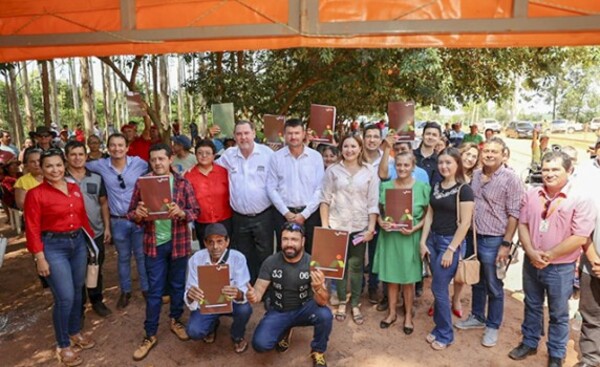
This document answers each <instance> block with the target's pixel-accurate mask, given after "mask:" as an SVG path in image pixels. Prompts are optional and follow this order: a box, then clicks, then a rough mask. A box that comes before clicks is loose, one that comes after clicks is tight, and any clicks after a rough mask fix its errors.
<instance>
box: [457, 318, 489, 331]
mask: <svg viewBox="0 0 600 367" xmlns="http://www.w3.org/2000/svg"><path fill="white" fill-rule="evenodd" d="M454 327H456V328H457V329H461V330H470V329H483V328H485V323H483V322H481V321H479V320H478V319H477V318H476V317H475V316H473V314H470V315H469V317H467V319H466V320H460V321H458V322H457V323H456V324H454Z"/></svg>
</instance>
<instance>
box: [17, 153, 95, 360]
mask: <svg viewBox="0 0 600 367" xmlns="http://www.w3.org/2000/svg"><path fill="white" fill-rule="evenodd" d="M64 162H65V158H64V156H63V154H62V151H61V150H60V149H56V148H51V149H49V150H47V151H44V152H43V153H42V154H41V157H40V165H41V168H42V173H43V176H44V181H43V182H42V183H41V184H40V185H39V186H37V187H35V188H33V189H31V190H29V191H28V192H27V195H26V196H25V220H26V222H27V227H26V231H25V232H26V236H27V249H28V250H29V251H30V252H31V253H32V254H33V255H34V257H35V261H36V264H37V272H38V274H39V275H40V276H42V277H45V278H46V280H47V281H48V284H49V285H50V289H51V290H52V295H53V296H54V310H53V313H52V321H53V324H54V333H55V336H56V341H57V344H58V347H57V350H56V355H57V357H58V359H59V360H60V361H61V362H63V363H64V364H65V365H67V366H77V365H79V364H81V363H82V362H83V360H82V359H81V357H80V356H79V353H78V352H77V351H76V350H75V349H73V348H72V346H78V347H79V348H81V349H89V348H92V347H94V345H95V342H94V341H93V340H92V339H90V338H89V337H85V336H83V335H82V334H81V303H82V293H81V292H82V290H83V286H84V282H85V275H86V265H87V254H88V250H87V245H86V235H85V234H84V233H83V231H86V232H87V233H88V234H89V235H90V236H91V238H94V232H93V231H92V228H91V227H90V224H89V222H88V217H87V214H86V212H85V207H84V204H83V196H82V195H81V191H80V190H79V187H78V186H77V185H76V184H72V183H67V182H66V181H65V180H64V175H65V163H64Z"/></svg>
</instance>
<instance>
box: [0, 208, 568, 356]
mask: <svg viewBox="0 0 600 367" xmlns="http://www.w3.org/2000/svg"><path fill="white" fill-rule="evenodd" d="M0 222H1V223H2V226H1V227H0V232H2V233H4V234H5V235H6V236H10V235H12V233H11V232H9V231H8V228H7V226H6V225H5V224H4V223H5V222H6V220H5V218H0ZM24 242H25V240H24V237H23V236H20V237H14V236H13V237H11V238H10V241H9V246H8V250H7V256H6V258H5V261H4V265H3V267H2V269H0V279H1V281H0V314H2V315H7V316H8V318H9V321H8V325H7V326H6V327H5V328H4V329H3V330H0V366H2V367H3V366H34V365H35V366H56V365H58V362H57V359H56V357H55V356H54V346H55V342H54V333H53V329H52V319H51V318H52V295H51V294H50V292H49V291H48V290H43V289H42V288H41V286H40V282H39V280H38V279H37V276H36V274H35V269H34V265H33V262H32V260H31V257H30V255H29V254H28V253H27V251H26V249H25V248H24ZM104 268H105V271H104V274H105V285H106V288H105V300H106V304H107V305H108V306H109V307H110V308H111V309H112V310H113V314H112V315H110V316H109V317H107V318H106V319H101V318H99V317H98V316H96V314H95V313H94V312H93V311H92V310H91V309H89V308H88V310H87V311H86V318H85V324H84V332H85V333H88V334H90V335H91V336H92V337H93V338H94V339H95V340H96V341H97V345H96V347H95V348H93V349H91V350H87V351H83V352H82V357H83V358H84V364H83V365H84V366H139V367H142V366H143V367H151V366H155V367H159V366H160V367H162V366H192V365H198V364H200V365H203V366H227V367H248V366H282V365H283V366H310V365H311V362H310V359H309V356H308V354H309V352H310V346H309V344H310V340H311V337H312V330H311V329H310V328H297V329H296V330H295V332H294V335H293V339H292V345H291V347H290V349H289V351H287V352H286V353H285V354H278V353H277V352H270V353H266V354H261V355H259V354H257V353H255V352H254V351H253V350H251V349H249V350H248V351H247V352H245V353H244V354H242V355H237V354H235V353H234V352H233V350H232V345H231V341H230V339H229V330H228V329H229V326H230V325H231V319H228V318H226V317H223V318H222V322H221V327H220V329H219V333H218V338H217V341H216V343H215V344H211V345H206V344H204V343H203V342H201V341H200V342H195V341H187V342H181V341H179V340H178V339H177V338H176V337H175V335H174V334H172V333H171V332H170V330H169V328H168V307H163V313H162V315H161V324H160V328H159V331H158V335H157V336H158V340H159V342H158V344H157V345H156V346H155V348H154V349H153V350H152V351H151V352H150V354H149V356H148V357H147V358H146V359H144V360H143V361H141V362H134V361H133V359H132V357H131V356H132V353H133V351H134V349H135V348H136V347H137V345H138V343H139V342H140V341H141V338H142V336H143V322H144V311H145V307H144V302H143V298H142V296H141V293H140V292H139V290H138V291H136V292H134V296H133V298H132V302H131V304H130V305H129V307H127V308H126V309H125V310H124V311H117V310H116V308H115V304H116V301H117V299H118V296H119V290H118V287H117V273H116V252H115V250H114V247H109V248H108V251H107V261H106V264H105V267H104ZM134 274H135V272H134ZM134 284H135V286H136V287H137V286H138V283H137V281H136V282H134ZM428 285H429V279H427V280H426V291H425V294H424V295H423V296H422V297H421V298H419V299H417V301H416V302H417V316H416V318H415V320H414V324H415V332H414V333H413V334H412V335H410V336H406V335H404V333H403V332H402V329H401V328H402V326H401V325H402V318H399V320H398V322H397V323H396V324H394V325H393V326H392V327H391V328H390V329H387V330H382V329H380V328H379V322H380V321H381V320H382V319H383V318H384V317H385V314H384V313H382V312H377V310H376V309H375V306H373V305H370V304H368V303H367V302H366V299H365V300H364V302H363V307H362V309H363V313H364V314H365V318H366V320H365V323H364V324H363V325H362V326H357V325H355V324H354V323H353V322H352V321H351V318H350V317H349V318H348V319H347V320H346V321H345V322H343V323H341V322H337V321H334V326H333V332H332V334H331V337H330V340H329V346H328V351H327V354H326V356H327V361H328V364H329V366H431V367H433V366H453V367H455V366H545V365H546V363H547V362H546V361H547V354H546V347H545V338H543V339H542V342H541V343H540V347H539V349H538V354H537V355H536V356H532V357H529V358H528V359H527V360H526V361H523V362H515V361H512V360H510V359H509V358H508V356H507V354H508V352H509V351H510V350H511V348H513V347H515V346H516V345H517V344H518V343H519V341H520V340H521V332H520V323H521V320H522V317H523V316H522V315H523V304H522V303H521V302H520V301H519V300H518V299H520V298H521V297H519V294H515V295H511V294H508V293H507V295H506V296H507V297H506V304H505V320H504V324H503V326H502V328H501V331H500V339H499V342H498V345H497V346H496V347H494V348H485V347H483V346H481V344H480V340H481V335H482V331H481V330H472V331H457V332H456V335H455V343H454V344H453V345H452V346H450V347H449V348H448V349H446V350H444V351H441V352H436V351H433V350H432V349H431V348H430V347H429V345H428V344H427V343H426V342H425V336H426V335H427V334H428V332H429V331H430V330H431V329H432V327H433V320H432V318H431V317H428V316H427V310H428V308H429V306H430V305H431V303H432V295H431V292H430V291H429V290H428V289H429V288H428ZM469 293H470V292H469ZM462 305H463V309H464V310H465V311H468V310H469V308H470V298H469V295H465V298H464V299H463V301H462ZM263 312H264V310H263V307H262V305H255V306H254V313H253V315H252V318H251V320H250V322H249V324H248V329H247V335H246V338H247V339H250V338H251V337H252V332H253V331H254V329H255V326H256V324H257V322H258V321H259V319H260V317H261V316H262V314H263ZM399 312H402V311H399ZM188 315H189V313H188V311H186V313H185V314H184V318H187V316H188ZM546 325H547V323H546ZM578 336H579V332H578V331H574V330H573V329H572V330H571V340H569V344H568V352H567V360H566V363H565V366H572V365H574V364H575V363H576V361H577V353H578V352H577V350H578V347H577V340H578Z"/></svg>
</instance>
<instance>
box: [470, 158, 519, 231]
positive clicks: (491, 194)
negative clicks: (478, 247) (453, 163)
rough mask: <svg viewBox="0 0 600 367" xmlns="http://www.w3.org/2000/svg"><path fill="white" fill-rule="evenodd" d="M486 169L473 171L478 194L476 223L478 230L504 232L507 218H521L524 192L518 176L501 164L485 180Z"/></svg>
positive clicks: (474, 185) (476, 199) (472, 186)
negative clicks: (484, 171) (520, 212)
mask: <svg viewBox="0 0 600 367" xmlns="http://www.w3.org/2000/svg"><path fill="white" fill-rule="evenodd" d="M483 176H484V175H483V170H482V169H478V170H476V171H475V172H474V173H473V180H472V181H471V188H472V189H473V193H474V194H475V225H476V226H477V231H478V233H479V234H482V235H487V236H504V233H505V231H506V226H507V225H508V218H509V217H513V218H519V211H520V208H521V200H522V198H523V195H524V194H525V190H524V188H523V184H522V183H521V181H520V180H519V177H518V176H517V175H516V174H515V173H514V172H513V171H512V170H510V169H508V168H506V167H504V166H501V167H500V168H498V169H497V170H496V172H494V174H493V175H492V177H490V180H489V181H487V182H484V181H483Z"/></svg>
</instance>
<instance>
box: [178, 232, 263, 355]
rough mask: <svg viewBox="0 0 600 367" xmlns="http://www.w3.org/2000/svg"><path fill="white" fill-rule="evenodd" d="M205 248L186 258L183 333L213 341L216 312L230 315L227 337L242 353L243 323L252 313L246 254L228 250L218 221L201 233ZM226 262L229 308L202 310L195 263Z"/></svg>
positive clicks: (246, 346) (215, 329)
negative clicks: (186, 315)
mask: <svg viewBox="0 0 600 367" xmlns="http://www.w3.org/2000/svg"><path fill="white" fill-rule="evenodd" d="M204 245H205V248H204V249H203V250H200V251H198V252H196V253H195V254H194V255H193V256H192V257H191V258H190V260H189V261H188V275H187V281H186V285H185V296H184V301H185V303H186V305H187V306H188V308H189V309H190V311H191V314H190V319H189V321H188V325H187V330H186V331H187V334H188V336H189V337H190V338H191V339H193V340H199V339H202V340H203V341H204V342H205V343H207V344H211V343H214V342H215V339H216V336H217V328H218V327H219V324H220V322H219V317H220V316H231V317H233V323H232V324H231V339H232V341H233V349H234V351H235V352H236V353H243V352H245V351H246V349H248V342H246V340H245V339H244V334H245V333H246V324H248V320H250V316H251V315H252V307H251V306H250V304H249V303H248V301H247V300H246V293H247V292H248V282H250V273H249V271H248V266H247V265H246V258H245V257H244V255H242V253H240V252H239V251H236V250H230V249H229V248H228V247H229V236H228V234H227V230H226V229H225V226H224V225H222V224H221V223H213V224H209V225H208V226H207V227H206V232H205V234H204ZM218 264H228V265H229V279H230V285H228V286H225V287H223V290H222V292H223V294H224V295H225V296H226V297H229V298H230V299H231V300H232V302H233V312H232V313H231V314H228V315H221V314H203V313H202V312H201V311H200V306H199V302H201V301H202V300H203V299H204V292H203V291H202V288H201V285H200V284H201V283H202V281H203V280H202V279H198V266H201V265H218Z"/></svg>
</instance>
